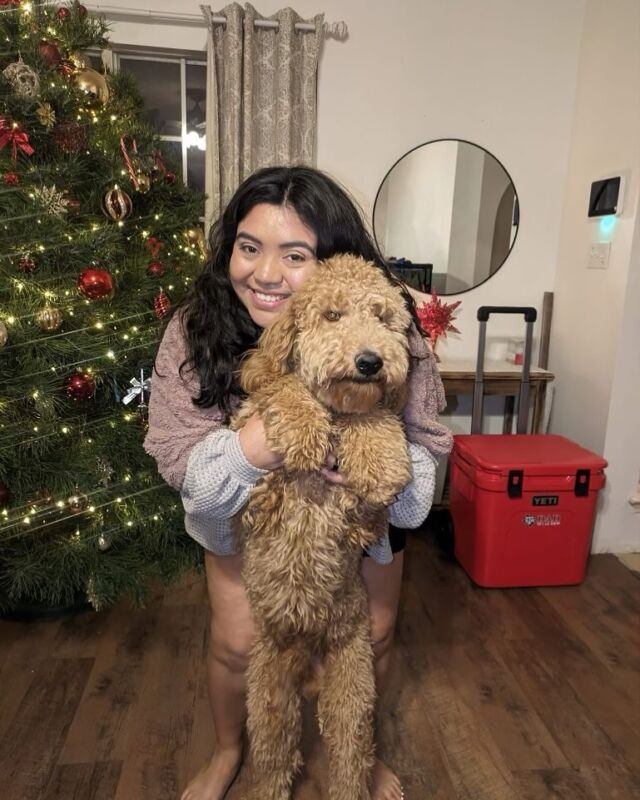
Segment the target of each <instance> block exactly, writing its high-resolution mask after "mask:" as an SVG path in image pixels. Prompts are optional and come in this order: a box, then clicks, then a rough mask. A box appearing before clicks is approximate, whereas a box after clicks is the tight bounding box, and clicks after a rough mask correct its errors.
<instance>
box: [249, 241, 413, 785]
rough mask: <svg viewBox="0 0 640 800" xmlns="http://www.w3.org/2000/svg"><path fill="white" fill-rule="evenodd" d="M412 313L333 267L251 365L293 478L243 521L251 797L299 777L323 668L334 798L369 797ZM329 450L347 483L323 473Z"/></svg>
mask: <svg viewBox="0 0 640 800" xmlns="http://www.w3.org/2000/svg"><path fill="white" fill-rule="evenodd" d="M409 325H410V315H409V313H408V311H407V309H406V307H405V304H404V301H403V298H402V295H401V293H400V290H399V289H398V288H397V287H395V286H392V285H391V284H390V282H389V281H388V279H387V278H386V277H385V275H384V273H383V272H382V270H380V269H379V268H378V267H376V266H375V265H374V264H371V263H368V262H366V261H364V260H363V259H361V258H357V257H355V256H352V255H341V256H335V257H333V258H330V259H327V260H326V261H325V262H323V263H321V264H320V265H319V266H318V269H317V270H316V272H315V273H314V275H313V276H312V277H311V278H310V279H309V280H308V281H307V282H306V283H305V285H304V286H303V288H302V289H301V290H300V291H299V292H297V293H296V294H295V295H294V296H293V297H292V299H291V301H290V304H289V306H288V308H287V309H286V310H285V311H284V313H283V315H282V316H281V317H280V318H279V319H278V320H276V321H275V322H274V323H273V325H272V326H271V327H269V328H268V329H267V330H266V331H265V332H264V333H263V335H262V337H261V339H260V342H259V345H258V348H257V350H255V351H254V352H253V353H252V355H251V356H250V357H249V358H248V359H247V361H246V362H245V363H244V365H243V367H242V373H241V380H242V386H243V388H244V390H245V391H246V392H247V393H248V395H249V398H248V400H247V401H245V403H244V404H243V406H242V408H241V410H240V412H239V414H238V416H237V418H236V420H235V422H234V427H236V428H240V427H242V424H243V422H244V421H245V420H246V419H247V418H248V417H249V416H251V414H253V413H255V412H258V413H259V414H260V415H261V416H262V419H263V421H264V425H265V430H266V435H267V440H268V443H269V446H270V447H271V448H272V449H273V450H275V451H278V452H281V453H282V454H283V455H284V466H283V467H282V468H280V469H276V470H273V471H271V472H269V473H268V474H267V475H266V476H265V477H264V478H262V479H261V481H259V483H258V484H257V485H256V487H255V489H254V491H253V493H252V495H251V497H250V499H249V502H248V504H247V506H246V507H245V509H244V510H243V511H242V512H241V513H240V514H239V515H238V517H237V518H236V520H235V522H236V531H237V534H238V541H239V543H241V546H242V548H243V553H244V567H243V570H244V571H243V576H244V581H245V585H246V589H247V593H248V597H249V601H250V604H251V609H252V613H253V618H254V621H255V625H256V642H255V645H254V647H253V650H252V653H251V659H250V665H249V671H248V697H247V705H248V733H249V743H250V758H249V761H250V764H251V768H250V775H251V785H250V789H249V793H248V797H249V798H250V799H251V800H286V799H287V798H289V797H290V792H291V786H292V783H293V779H294V777H295V774H296V772H297V771H298V769H299V768H300V766H301V762H302V757H301V753H300V750H299V740H300V734H301V690H302V687H303V684H304V682H305V680H306V679H307V678H308V677H309V675H310V672H311V671H312V664H313V662H314V661H320V662H321V663H322V665H323V675H322V680H321V686H320V691H319V697H318V717H319V725H320V730H321V732H322V735H323V738H324V740H325V743H326V746H327V750H328V756H329V775H330V790H329V797H330V798H331V800H369V798H370V793H369V788H368V780H369V775H370V770H371V767H372V764H373V713H374V703H375V683H374V671H373V652H372V647H371V632H370V620H369V613H368V607H367V597H366V593H365V588H364V585H363V583H362V580H361V577H360V562H361V558H362V548H363V547H365V546H366V545H368V544H370V543H372V542H374V541H376V540H377V539H378V537H379V536H380V535H381V534H382V533H383V532H384V531H385V526H386V525H387V519H388V512H387V508H386V507H387V506H388V505H389V504H391V503H392V502H393V501H394V498H395V496H396V495H397V494H398V493H399V492H400V491H401V490H402V489H403V488H404V486H405V485H406V484H407V483H408V482H409V480H410V478H411V465H410V460H409V454H408V448H407V444H406V439H405V433H404V428H403V425H402V422H401V421H400V418H399V412H400V410H401V409H402V406H403V404H404V400H405V392H406V389H405V386H406V381H407V374H408V367H409V355H408V345H407V330H408V328H409ZM330 453H334V454H335V456H336V458H337V464H338V465H339V471H340V473H341V474H342V475H343V476H344V478H345V480H346V485H338V484H334V483H331V482H329V481H327V480H326V479H325V478H324V477H323V476H322V475H321V474H320V470H321V468H322V467H323V466H324V465H325V463H326V461H327V457H328V456H329V454H330Z"/></svg>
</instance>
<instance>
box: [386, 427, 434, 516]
mask: <svg viewBox="0 0 640 800" xmlns="http://www.w3.org/2000/svg"><path fill="white" fill-rule="evenodd" d="M409 454H410V456H411V469H412V472H413V477H412V479H411V481H410V482H409V483H408V484H407V486H406V487H405V488H404V489H403V490H402V492H400V494H399V495H398V499H397V500H396V502H395V503H393V505H391V506H389V522H391V524H392V525H395V526H396V527H398V528H418V527H419V526H420V525H421V524H422V523H423V522H424V521H425V519H426V518H427V514H428V513H429V511H430V509H431V503H432V502H433V494H434V491H435V485H436V459H435V457H434V456H433V455H432V454H431V453H430V452H429V450H428V448H427V447H424V446H423V445H419V444H414V443H413V442H409Z"/></svg>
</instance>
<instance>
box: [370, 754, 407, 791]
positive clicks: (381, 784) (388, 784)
mask: <svg viewBox="0 0 640 800" xmlns="http://www.w3.org/2000/svg"><path fill="white" fill-rule="evenodd" d="M403 798H404V794H403V792H402V784H401V783H400V779H399V778H398V776H397V775H395V774H394V773H393V772H391V770H390V769H389V767H388V766H387V765H386V764H383V763H382V761H380V759H378V758H376V760H375V762H374V764H373V771H372V773H371V800H403Z"/></svg>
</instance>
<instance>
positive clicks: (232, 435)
mask: <svg viewBox="0 0 640 800" xmlns="http://www.w3.org/2000/svg"><path fill="white" fill-rule="evenodd" d="M238 436H239V435H238V432H237V431H231V430H229V429H228V428H220V429H219V430H217V431H214V432H213V433H210V434H209V435H208V436H207V437H205V438H204V439H203V440H202V441H201V442H199V443H198V444H197V445H195V447H193V449H192V450H191V453H190V455H189V460H188V462H187V471H186V474H185V477H184V482H183V484H182V490H181V492H180V494H181V497H182V504H183V505H184V510H185V512H186V513H187V514H190V515H194V516H196V517H201V518H209V519H218V520H220V519H230V518H231V517H233V516H234V515H235V514H237V513H238V511H240V509H241V508H242V507H243V506H244V505H245V503H246V502H247V500H248V499H249V494H250V493H251V490H252V489H253V487H254V486H255V484H256V481H257V480H258V479H259V478H261V477H262V476H263V475H266V474H267V470H264V469H259V468H258V467H254V466H253V465H252V464H250V463H249V462H248V461H247V458H246V456H245V454H244V452H243V451H242V448H241V447H240V441H239V438H238Z"/></svg>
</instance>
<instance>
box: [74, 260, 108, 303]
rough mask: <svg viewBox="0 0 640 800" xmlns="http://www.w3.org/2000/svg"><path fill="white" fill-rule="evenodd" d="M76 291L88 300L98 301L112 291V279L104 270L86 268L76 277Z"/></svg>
mask: <svg viewBox="0 0 640 800" xmlns="http://www.w3.org/2000/svg"><path fill="white" fill-rule="evenodd" d="M78 289H79V291H80V292H81V293H82V294H83V295H84V296H85V297H88V298H89V300H100V299H101V298H103V297H107V296H108V295H110V294H111V292H112V291H113V278H112V277H111V275H110V274H109V273H108V272H107V270H106V269H102V268H101V267H87V268H86V269H83V270H82V272H81V273H80V275H79V276H78Z"/></svg>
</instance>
